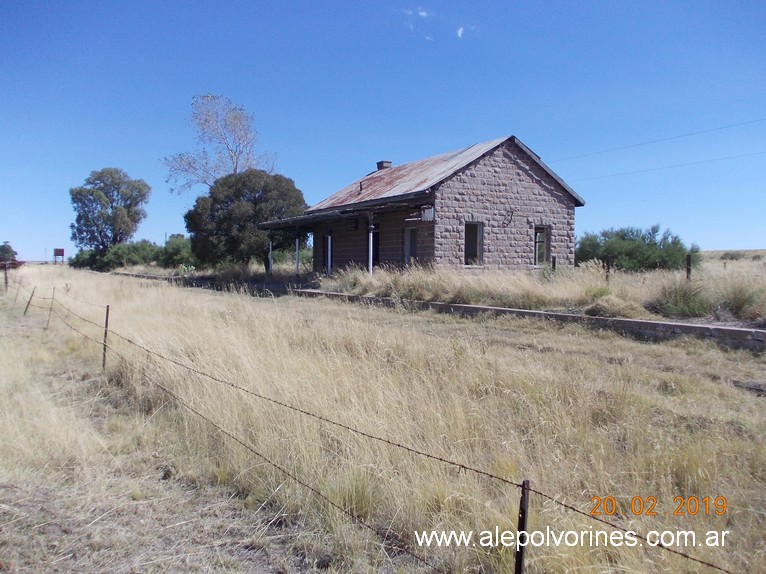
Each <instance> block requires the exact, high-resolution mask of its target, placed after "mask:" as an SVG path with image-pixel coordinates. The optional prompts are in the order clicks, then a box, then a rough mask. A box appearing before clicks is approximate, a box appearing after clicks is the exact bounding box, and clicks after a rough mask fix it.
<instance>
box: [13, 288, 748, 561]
mask: <svg viewBox="0 0 766 574" xmlns="http://www.w3.org/2000/svg"><path fill="white" fill-rule="evenodd" d="M13 282H16V283H17V295H16V299H18V291H19V290H21V289H24V290H25V291H26V292H28V293H29V294H30V296H29V299H28V301H27V303H26V307H25V309H24V313H23V315H22V316H26V315H27V313H28V311H29V309H30V308H34V309H39V310H43V311H48V322H47V324H46V327H45V328H44V329H48V328H49V326H50V318H51V317H52V316H53V315H55V316H56V317H57V318H58V319H59V320H60V321H61V322H62V324H64V325H65V326H66V327H68V328H69V329H70V330H71V331H72V332H74V333H76V334H77V335H79V336H81V337H83V338H84V339H87V340H89V341H91V342H92V343H94V344H96V345H99V346H100V347H101V348H102V349H103V360H102V370H105V369H106V357H107V351H109V352H110V353H113V354H114V355H116V356H117V357H118V358H120V359H122V360H123V361H125V362H128V361H129V358H128V357H127V356H126V355H125V354H124V353H122V352H121V351H120V350H119V349H117V348H116V346H115V345H114V344H113V343H109V340H108V337H109V335H112V337H113V338H116V339H118V340H120V341H122V342H123V343H125V344H127V345H128V346H131V347H133V348H136V349H139V350H141V351H142V352H143V353H145V354H146V356H147V357H149V356H151V357H154V358H156V359H158V360H159V361H163V362H166V363H168V364H171V365H174V366H176V367H179V368H181V369H184V370H186V371H188V372H189V373H192V374H195V375H197V376H200V377H202V378H205V379H208V380H210V381H212V382H214V383H216V384H220V385H223V386H226V387H228V388H231V389H233V390H236V391H238V392H241V393H245V394H247V395H248V396H251V397H253V398H256V399H258V400H260V401H264V402H266V403H268V404H270V405H273V406H275V407H278V408H280V409H284V410H287V411H290V412H294V413H297V414H299V415H301V416H304V417H309V418H311V419H314V420H316V421H319V422H320V423H322V424H326V425H331V426H334V427H336V428H340V429H342V430H345V431H347V432H350V433H353V434H354V435H356V436H359V437H362V438H364V439H367V440H371V441H375V442H378V443H381V444H384V445H387V446H389V447H392V448H396V449H399V450H401V451H404V452H408V453H410V454H412V455H415V456H418V457H421V458H424V459H427V460H430V461H434V462H438V463H441V464H444V465H447V466H450V467H453V468H455V469H457V470H458V472H466V473H473V474H475V475H477V476H480V477H483V478H486V479H489V480H493V481H497V482H499V483H501V484H505V485H507V486H511V487H514V488H517V489H519V490H520V491H521V493H520V495H521V498H520V503H519V517H518V518H519V522H518V527H517V532H522V531H525V529H526V515H527V504H528V500H529V494H530V493H532V494H535V495H537V496H539V497H541V498H543V499H545V500H547V501H549V502H550V503H552V504H554V505H556V506H558V507H560V508H562V509H565V510H566V511H568V512H572V513H574V514H577V515H579V516H582V517H585V518H587V519H589V520H591V521H594V522H598V523H601V524H603V525H605V526H608V527H609V528H612V529H614V530H618V531H621V532H623V533H632V535H633V536H635V538H636V539H637V540H640V541H642V542H644V543H646V544H648V547H650V548H657V549H658V550H660V551H664V552H667V553H670V554H673V555H676V556H679V557H681V558H684V559H685V560H687V561H690V562H693V563H695V564H698V565H701V566H707V567H709V568H711V569H713V570H716V571H718V572H722V573H724V574H735V573H734V572H733V571H732V570H729V569H727V568H725V567H723V566H720V565H717V564H714V563H712V562H709V561H706V560H702V559H699V558H696V557H694V556H692V555H690V554H688V553H686V552H683V551H681V550H677V549H675V548H671V547H669V546H666V545H664V544H662V543H661V542H659V541H658V542H657V543H654V544H652V543H651V541H650V540H649V539H648V538H647V536H644V535H642V534H640V533H638V532H635V531H633V530H630V529H628V528H626V527H624V526H622V525H620V524H617V523H615V522H612V521H610V520H607V519H604V518H600V517H598V516H594V515H593V514H591V513H589V512H586V511H584V510H581V509H579V508H577V507H576V506H574V505H572V504H569V503H566V502H563V501H561V500H559V499H558V498H557V497H556V496H554V495H551V494H549V493H546V492H544V491H542V490H540V489H538V488H533V487H532V486H530V483H529V481H528V480H522V481H521V482H519V481H515V480H512V479H510V478H507V477H503V476H500V475H498V474H495V473H492V472H489V471H486V470H483V469H480V468H476V467H474V466H471V465H468V464H465V463H462V462H459V461H455V460H451V459H449V458H446V457H441V456H438V455H435V454H432V453H429V452H426V451H424V450H422V449H419V448H416V447H413V446H409V445H406V444H403V443H402V442H399V441H395V440H393V439H390V438H386V437H382V436H377V435H375V434H372V433H369V432H366V431H363V430H361V429H357V428H355V427H352V426H350V425H347V424H344V423H342V422H339V421H336V420H333V419H331V418H329V417H326V416H323V415H320V414H317V413H313V412H311V411H308V410H306V409H303V408H301V407H297V406H295V405H291V404H289V403H287V402H284V401H281V400H278V399H275V398H273V397H269V396H266V395H264V394H261V393H258V392H257V391H254V390H253V389H251V388H247V387H244V386H242V385H239V384H236V383H233V382H231V381H227V380H225V379H222V378H220V377H217V376H215V375H212V374H210V373H207V372H205V371H204V370H202V369H200V368H198V367H197V366H195V365H194V364H187V363H185V362H183V361H181V360H178V359H176V358H173V357H168V356H166V355H164V354H162V353H159V352H157V351H154V350H152V349H149V348H148V347H147V346H145V345H143V344H141V343H139V342H138V341H135V340H133V339H132V338H131V337H128V336H126V335H123V334H120V333H119V332H116V331H114V330H113V329H110V328H109V308H110V306H109V305H98V304H94V303H91V302H88V301H84V300H79V299H75V298H73V297H70V298H71V299H72V300H75V301H78V302H80V303H83V304H87V305H90V306H92V307H94V308H100V309H104V311H105V319H104V322H103V323H102V322H98V321H96V320H94V319H90V318H87V317H85V316H83V314H81V313H78V312H75V311H74V310H73V309H71V308H70V307H69V306H67V305H65V304H64V303H63V302H62V301H60V300H59V299H57V298H56V291H55V287H53V288H52V292H51V295H50V297H44V296H41V295H39V294H37V287H36V286H32V287H31V289H30V288H29V287H28V286H27V285H23V284H22V282H21V281H20V280H18V279H12V280H11V283H13ZM8 292H9V289H8V288H7V289H6V294H7V293H8ZM36 300H40V301H42V302H44V303H46V304H44V305H38V304H36V303H33V301H36ZM15 303H16V300H14V307H15ZM72 318H75V319H77V320H79V321H81V322H82V323H85V324H87V325H89V326H90V327H96V328H98V329H99V330H100V329H103V338H102V339H101V340H99V339H97V338H96V337H94V336H92V335H89V334H87V333H85V332H84V330H83V329H81V328H78V327H76V326H75V325H73V324H72V323H73V321H72ZM152 384H153V385H155V386H156V387H157V388H158V389H160V391H161V392H163V394H165V395H166V396H167V397H168V398H169V399H171V400H172V401H173V402H174V403H175V404H177V405H179V406H180V407H182V408H184V409H185V410H188V411H189V412H191V413H192V414H194V415H195V416H196V417H198V418H200V419H201V420H202V421H204V422H205V423H206V424H208V425H210V426H211V427H212V428H214V429H215V430H216V431H217V432H218V433H220V434H221V435H223V436H224V437H226V438H228V439H229V440H231V441H234V442H235V443H237V444H239V445H240V446H242V447H243V448H245V449H246V450H248V451H249V452H250V453H251V454H253V455H254V456H256V457H257V458H259V459H260V460H262V461H263V462H265V463H266V464H268V465H270V466H271V467H273V468H274V469H276V470H277V471H278V472H280V473H282V474H283V475H285V476H286V477H288V478H289V479H291V480H292V481H294V482H295V483H296V484H298V485H299V486H301V487H302V488H305V489H306V490H308V491H309V492H311V493H312V494H313V495H315V496H317V497H318V498H320V499H321V500H323V501H324V502H325V503H327V504H329V505H330V506H331V507H333V508H334V509H335V510H337V511H339V512H340V513H342V514H343V515H345V516H346V517H347V518H348V519H349V520H350V521H352V522H353V523H355V524H357V525H359V526H361V527H362V528H364V529H366V530H368V531H370V532H372V533H373V534H375V536H377V537H378V539H379V540H380V541H381V545H382V548H383V549H384V550H388V551H390V552H393V553H397V552H398V553H404V554H406V555H408V556H409V557H410V558H413V559H414V560H416V561H417V562H419V563H421V564H423V565H424V566H426V567H428V568H430V569H431V570H433V571H434V572H440V573H444V572H445V571H444V570H442V569H441V568H439V567H438V566H436V565H435V564H432V563H431V562H429V561H428V559H427V558H424V557H422V556H420V555H418V554H417V553H416V552H414V551H413V550H411V549H410V548H409V547H408V545H407V544H405V543H403V542H402V541H404V540H405V539H406V537H405V536H404V535H403V534H402V533H396V532H391V531H390V529H387V530H385V531H383V530H381V529H379V528H377V527H375V526H374V525H372V524H370V523H369V522H368V521H366V520H365V519H363V518H362V517H360V516H358V515H357V514H355V513H354V512H353V511H352V510H351V509H349V508H345V507H344V506H343V505H341V504H340V503H338V502H337V501H334V500H332V499H331V498H330V497H329V496H328V495H326V494H325V493H323V492H321V491H320V490H319V489H317V488H316V487H314V486H312V485H311V484H310V483H309V482H308V481H306V480H304V479H302V478H301V477H299V476H298V475H297V474H296V473H294V472H292V471H290V470H288V469H287V468H285V467H284V466H282V465H280V464H279V463H277V462H274V461H273V460H271V459H270V458H268V457H267V456H265V455H264V454H262V453H261V452H260V451H259V450H258V449H256V448H255V447H254V446H253V445H252V444H250V443H249V442H248V441H246V440H245V439H242V438H241V437H239V436H238V435H237V434H236V433H234V432H233V431H231V430H229V429H227V428H225V427H224V426H223V425H221V424H219V423H217V422H216V421H214V420H213V419H212V418H211V417H210V416H208V415H206V414H204V413H203V412H202V411H201V410H199V409H198V408H196V407H194V406H192V405H191V404H189V403H188V402H187V401H185V400H184V399H183V398H181V397H180V396H179V395H178V394H177V393H175V392H173V391H172V390H170V389H169V388H167V386H165V385H163V384H161V383H159V382H157V381H152ZM524 548H525V546H522V547H521V548H519V550H518V551H517V552H516V557H515V573H516V574H522V571H523V560H524V552H523V550H524Z"/></svg>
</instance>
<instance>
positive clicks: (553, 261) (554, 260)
mask: <svg viewBox="0 0 766 574" xmlns="http://www.w3.org/2000/svg"><path fill="white" fill-rule="evenodd" d="M551 271H554V272H555V271H556V256H555V255H554V256H553V257H551Z"/></svg>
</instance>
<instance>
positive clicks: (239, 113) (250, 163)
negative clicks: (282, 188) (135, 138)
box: [162, 94, 274, 194]
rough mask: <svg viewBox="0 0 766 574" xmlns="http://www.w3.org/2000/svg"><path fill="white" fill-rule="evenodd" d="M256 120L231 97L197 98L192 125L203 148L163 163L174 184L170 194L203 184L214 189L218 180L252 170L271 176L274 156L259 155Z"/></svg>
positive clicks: (184, 153)
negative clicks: (256, 145)
mask: <svg viewBox="0 0 766 574" xmlns="http://www.w3.org/2000/svg"><path fill="white" fill-rule="evenodd" d="M254 121H255V116H254V115H253V114H248V113H247V112H246V111H245V109H244V108H243V107H242V106H236V105H234V104H233V103H232V102H231V100H230V99H229V98H226V97H223V96H216V95H212V94H205V95H197V96H194V98H193V99H192V114H191V118H190V122H191V124H192V125H194V126H195V128H196V130H197V143H198V144H200V145H201V146H202V147H201V149H199V150H197V151H193V152H183V153H179V154H177V155H174V156H171V157H166V158H164V159H163V160H162V164H163V165H164V166H165V167H166V168H167V169H168V179H167V182H168V183H171V184H172V187H171V188H170V191H171V192H172V193H178V194H181V193H183V192H185V191H188V190H189V189H191V188H192V187H194V186H195V185H199V184H204V185H206V186H208V187H213V184H214V183H215V181H216V180H217V179H218V178H220V177H223V176H225V175H230V174H235V173H240V172H242V171H245V170H247V169H250V168H260V169H263V170H264V171H267V172H269V173H271V172H272V171H273V168H274V158H273V156H271V155H257V154H256V153H255V143H256V141H257V139H258V132H257V131H256V130H255V127H253V123H254ZM206 146H209V147H210V148H211V151H208V148H207V147H206Z"/></svg>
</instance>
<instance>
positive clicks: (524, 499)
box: [513, 480, 529, 574]
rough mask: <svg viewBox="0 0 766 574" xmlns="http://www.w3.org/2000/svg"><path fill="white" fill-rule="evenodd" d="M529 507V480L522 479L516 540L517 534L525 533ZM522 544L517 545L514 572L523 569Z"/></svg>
mask: <svg viewBox="0 0 766 574" xmlns="http://www.w3.org/2000/svg"><path fill="white" fill-rule="evenodd" d="M528 508H529V480H524V481H522V483H521V502H519V524H518V526H517V527H516V541H517V542H518V537H519V535H520V534H521V533H522V532H524V533H527V509H528ZM527 542H529V533H527ZM524 548H526V544H525V545H524V546H518V545H517V550H516V562H515V565H514V570H513V572H514V574H522V572H523V571H524Z"/></svg>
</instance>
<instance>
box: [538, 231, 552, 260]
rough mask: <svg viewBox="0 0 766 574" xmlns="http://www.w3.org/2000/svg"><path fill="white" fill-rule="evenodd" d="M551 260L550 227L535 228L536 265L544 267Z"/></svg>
mask: <svg viewBox="0 0 766 574" xmlns="http://www.w3.org/2000/svg"><path fill="white" fill-rule="evenodd" d="M550 259H551V249H550V227H542V226H541V227H535V265H542V264H543V263H546V262H548V261H550Z"/></svg>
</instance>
